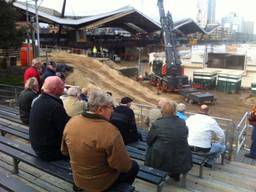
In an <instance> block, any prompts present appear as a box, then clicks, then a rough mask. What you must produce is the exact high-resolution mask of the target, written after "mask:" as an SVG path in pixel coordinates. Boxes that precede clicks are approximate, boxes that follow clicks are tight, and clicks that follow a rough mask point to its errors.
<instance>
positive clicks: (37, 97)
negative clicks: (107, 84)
mask: <svg viewBox="0 0 256 192" xmlns="http://www.w3.org/2000/svg"><path fill="white" fill-rule="evenodd" d="M55 69H56V64H55V63H54V62H49V63H48V64H47V65H46V66H45V67H44V69H43V70H42V67H41V64H40V60H38V59H34V60H33V62H32V66H31V67H29V68H28V69H27V70H26V71H25V74H24V90H23V91H22V92H21V94H20V98H19V106H20V118H21V120H22V122H23V123H24V124H26V125H28V126H29V136H30V142H31V146H32V148H33V149H34V151H35V153H36V154H37V155H38V157H39V158H41V159H43V160H45V161H53V160H58V159H66V160H70V163H71V168H72V171H73V179H74V182H75V184H76V185H77V186H78V187H79V188H82V189H86V190H88V191H106V190H108V189H109V188H111V187H113V186H115V185H117V184H119V183H128V184H132V183H133V181H134V179H135V177H136V174H137V173H138V170H139V165H138V164H137V163H136V161H134V160H131V159H130V157H129V155H128V153H127V150H126V147H125V145H129V144H130V143H133V142H137V141H140V140H142V136H141V134H140V133H139V131H138V128H137V125H136V119H135V114H134V111H133V110H132V108H131V105H132V102H133V99H132V98H130V97H127V96H125V97H123V98H122V99H121V100H120V102H119V104H118V105H114V103H113V98H112V93H111V92H107V91H103V90H96V89H95V90H91V91H88V90H87V89H84V88H83V89H81V88H80V87H78V86H70V87H65V82H64V77H63V76H62V77H61V75H58V74H57V73H56V70H55ZM185 110H186V106H185V104H183V103H180V104H176V103H175V102H174V101H169V100H167V99H160V101H159V103H158V106H157V107H156V108H152V109H151V110H150V111H149V114H148V117H147V119H146V123H147V125H148V126H149V132H148V135H147V139H146V143H147V144H148V149H147V152H146V160H145V165H148V166H151V167H153V168H157V169H160V170H163V171H166V172H168V173H169V176H170V177H172V178H173V179H174V180H175V181H179V179H180V174H186V173H187V172H188V171H189V170H190V169H191V168H192V155H191V151H195V152H201V153H206V154H209V155H211V160H214V159H216V158H217V157H218V156H219V155H220V154H221V153H223V152H224V151H225V136H224V131H223V130H222V129H221V128H220V127H219V125H218V123H217V122H216V120H214V119H213V118H212V117H210V116H209V107H208V106H207V105H202V106H201V107H200V110H199V113H198V114H195V115H191V116H189V117H187V116H186V114H185ZM213 133H215V134H216V135H217V140H216V141H215V142H212V138H213ZM76 189H77V188H76Z"/></svg>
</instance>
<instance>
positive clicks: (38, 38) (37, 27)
mask: <svg viewBox="0 0 256 192" xmlns="http://www.w3.org/2000/svg"><path fill="white" fill-rule="evenodd" d="M37 1H38V0H35V11H36V34H37V50H38V52H37V56H38V57H40V29H39V21H38V5H37Z"/></svg>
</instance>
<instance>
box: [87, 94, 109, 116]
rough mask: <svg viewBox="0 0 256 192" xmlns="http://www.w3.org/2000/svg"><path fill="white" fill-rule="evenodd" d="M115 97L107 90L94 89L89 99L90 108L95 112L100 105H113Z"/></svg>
mask: <svg viewBox="0 0 256 192" xmlns="http://www.w3.org/2000/svg"><path fill="white" fill-rule="evenodd" d="M112 104H113V99H112V97H111V96H110V95H108V94H107V93H106V92H105V91H101V90H94V91H92V92H91V94H90V96H89V99H88V106H89V110H90V111H92V112H95V111H96V110H97V108H98V107H102V106H107V105H112Z"/></svg>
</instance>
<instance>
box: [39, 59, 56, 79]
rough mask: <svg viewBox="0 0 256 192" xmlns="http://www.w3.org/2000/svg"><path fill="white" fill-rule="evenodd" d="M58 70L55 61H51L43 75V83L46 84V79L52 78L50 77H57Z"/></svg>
mask: <svg viewBox="0 0 256 192" xmlns="http://www.w3.org/2000/svg"><path fill="white" fill-rule="evenodd" d="M56 68H57V65H56V63H55V62H54V61H50V62H49V63H48V64H47V66H46V69H45V71H44V73H43V75H41V78H40V79H41V82H42V83H44V81H45V79H46V78H47V77H50V76H55V75H56Z"/></svg>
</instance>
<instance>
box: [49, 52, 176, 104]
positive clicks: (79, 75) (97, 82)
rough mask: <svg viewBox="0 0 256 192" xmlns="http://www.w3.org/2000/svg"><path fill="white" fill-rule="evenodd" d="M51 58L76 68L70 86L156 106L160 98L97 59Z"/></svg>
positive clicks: (58, 54)
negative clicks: (99, 89) (109, 92)
mask: <svg viewBox="0 0 256 192" xmlns="http://www.w3.org/2000/svg"><path fill="white" fill-rule="evenodd" d="M51 57H52V59H53V60H55V61H56V62H57V63H66V64H69V65H72V66H73V67H74V72H73V73H72V74H70V75H69V76H68V78H67V80H66V81H67V83H68V84H73V85H78V86H80V87H87V88H95V87H96V88H101V89H103V90H106V91H111V92H112V93H113V96H114V98H115V99H116V100H117V101H119V100H120V98H121V97H123V96H130V97H132V98H134V100H135V102H138V103H144V104H156V103H157V102H158V100H159V98H160V97H159V96H158V95H157V94H156V92H155V91H153V90H151V89H149V88H147V87H145V86H143V85H141V84H140V83H138V82H137V81H134V80H132V79H130V78H128V77H125V76H123V75H121V74H120V72H118V71H117V70H115V69H112V68H111V67H110V66H108V65H106V64H103V63H102V62H100V61H98V60H96V59H93V58H90V57H87V56H84V55H76V54H69V53H65V52H56V53H51ZM161 97H162V96H161ZM168 99H173V100H175V101H177V100H179V99H180V96H178V95H173V97H172V96H171V97H170V95H169V96H168Z"/></svg>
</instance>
